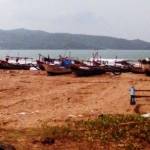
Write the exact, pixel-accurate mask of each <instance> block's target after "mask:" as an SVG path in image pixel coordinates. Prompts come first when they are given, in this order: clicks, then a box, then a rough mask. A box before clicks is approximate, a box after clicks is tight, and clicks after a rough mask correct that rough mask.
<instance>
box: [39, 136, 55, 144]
mask: <svg viewBox="0 0 150 150" xmlns="http://www.w3.org/2000/svg"><path fill="white" fill-rule="evenodd" d="M41 143H42V144H49V145H52V144H54V143H55V139H53V138H50V137H46V138H44V139H43V140H42V141H41Z"/></svg>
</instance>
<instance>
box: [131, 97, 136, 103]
mask: <svg viewBox="0 0 150 150" xmlns="http://www.w3.org/2000/svg"><path fill="white" fill-rule="evenodd" d="M130 104H131V105H135V104H136V100H135V95H131V98H130Z"/></svg>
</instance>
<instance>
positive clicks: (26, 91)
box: [0, 70, 150, 128]
mask: <svg viewBox="0 0 150 150" xmlns="http://www.w3.org/2000/svg"><path fill="white" fill-rule="evenodd" d="M131 85H135V87H136V89H137V90H143V91H138V92H137V95H138V96H139V95H140V96H145V97H140V98H137V105H136V106H131V105H130V101H129V91H128V90H129V88H130V86H131ZM149 90H150V77H146V76H145V75H137V74H131V73H124V74H122V75H120V76H114V75H111V74H106V75H99V76H94V77H82V78H79V77H75V76H74V75H64V76H51V77H48V76H47V75H46V73H45V72H38V71H37V72H36V71H33V72H32V71H2V70H1V71H0V126H5V127H8V128H9V127H10V128H12V127H15V128H27V127H37V126H38V125H39V124H40V123H42V122H44V121H48V122H50V123H51V124H59V123H63V121H65V120H66V119H70V118H73V119H85V118H88V117H96V116H98V115H100V114H102V113H107V114H108V113H109V114H134V113H137V112H138V113H146V112H150V97H148V96H150V91H149ZM146 96H147V97H146Z"/></svg>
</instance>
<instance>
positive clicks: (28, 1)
mask: <svg viewBox="0 0 150 150" xmlns="http://www.w3.org/2000/svg"><path fill="white" fill-rule="evenodd" d="M14 28H28V29H38V30H45V31H48V32H53V33H54V32H65V33H83V34H92V35H108V36H114V37H122V38H128V39H137V38H139V39H142V40H146V41H150V0H0V29H14Z"/></svg>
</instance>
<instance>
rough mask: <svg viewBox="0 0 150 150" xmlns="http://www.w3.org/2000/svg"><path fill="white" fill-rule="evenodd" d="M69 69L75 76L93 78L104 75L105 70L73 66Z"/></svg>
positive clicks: (79, 65) (96, 67)
mask: <svg viewBox="0 0 150 150" xmlns="http://www.w3.org/2000/svg"><path fill="white" fill-rule="evenodd" d="M71 69H72V71H73V72H74V74H75V75H76V76H93V75H99V74H103V73H105V70H104V69H103V68H101V67H100V66H87V65H83V64H82V65H81V64H74V65H72V66H71Z"/></svg>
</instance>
